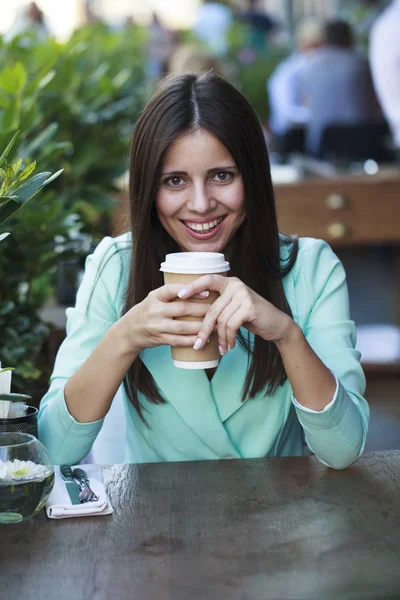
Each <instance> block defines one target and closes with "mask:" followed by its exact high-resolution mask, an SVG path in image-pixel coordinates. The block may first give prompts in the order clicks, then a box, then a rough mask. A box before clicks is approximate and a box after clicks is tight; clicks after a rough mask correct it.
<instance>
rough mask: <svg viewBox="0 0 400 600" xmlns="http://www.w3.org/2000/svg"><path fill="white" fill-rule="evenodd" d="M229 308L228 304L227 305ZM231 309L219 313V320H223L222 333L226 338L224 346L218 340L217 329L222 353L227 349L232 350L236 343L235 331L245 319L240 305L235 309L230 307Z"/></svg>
mask: <svg viewBox="0 0 400 600" xmlns="http://www.w3.org/2000/svg"><path fill="white" fill-rule="evenodd" d="M228 308H230V306H229V307H228ZM232 309H233V310H231V311H226V314H222V315H221V320H223V324H222V326H221V329H222V332H223V335H224V336H225V340H226V347H225V346H224V345H223V343H222V342H221V343H220V342H219V330H218V343H219V344H220V345H221V347H222V349H223V350H225V352H224V354H225V353H226V352H228V350H232V348H234V347H235V344H236V336H237V332H238V331H239V329H240V328H241V326H242V325H243V323H244V322H245V321H246V318H245V314H244V312H243V309H242V307H241V306H238V307H237V309H236V310H234V308H233V307H232Z"/></svg>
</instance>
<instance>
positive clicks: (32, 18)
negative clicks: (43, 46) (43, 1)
mask: <svg viewBox="0 0 400 600" xmlns="http://www.w3.org/2000/svg"><path fill="white" fill-rule="evenodd" d="M31 31H32V32H35V33H36V36H37V38H38V39H39V40H41V41H42V40H45V39H46V38H48V37H49V35H50V31H49V28H48V26H47V24H46V20H45V16H44V13H43V11H42V10H40V8H39V6H38V5H37V4H36V2H30V3H29V4H27V5H25V6H24V7H23V8H22V10H21V11H20V12H19V13H18V14H17V16H16V18H15V21H14V24H13V25H12V27H11V29H10V30H9V31H8V32H7V34H6V35H5V36H4V39H5V40H6V41H7V42H9V41H11V40H12V39H13V38H14V37H16V36H17V35H20V34H21V33H25V32H31Z"/></svg>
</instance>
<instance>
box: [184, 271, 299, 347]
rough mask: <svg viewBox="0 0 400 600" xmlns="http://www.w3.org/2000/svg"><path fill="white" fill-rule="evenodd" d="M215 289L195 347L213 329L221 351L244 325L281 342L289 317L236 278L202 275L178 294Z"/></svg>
mask: <svg viewBox="0 0 400 600" xmlns="http://www.w3.org/2000/svg"><path fill="white" fill-rule="evenodd" d="M207 290H208V291H215V292H219V294H220V296H219V298H217V300H216V301H215V302H214V303H213V304H211V306H210V308H209V310H208V311H207V314H206V316H205V318H204V320H203V323H202V325H201V328H200V331H199V333H198V338H197V340H196V343H195V349H196V350H199V349H200V348H202V347H203V346H204V345H205V344H206V342H207V340H208V339H209V337H210V335H211V333H212V332H213V331H214V329H216V330H217V332H218V344H219V347H220V352H221V354H225V353H226V352H227V351H228V350H229V349H231V348H233V347H234V346H235V343H236V334H237V332H238V330H239V329H240V327H242V326H243V327H245V328H246V329H248V330H249V331H251V332H252V333H254V334H255V335H259V336H261V337H262V338H263V339H265V340H270V341H273V342H279V341H282V339H283V338H284V337H285V335H286V334H287V332H288V331H289V330H290V329H291V326H292V325H294V321H293V319H291V318H290V317H289V315H287V314H286V313H284V312H282V311H281V310H279V309H277V308H276V307H275V306H274V305H273V304H271V303H270V302H268V300H265V298H262V296H259V295H258V294H257V293H256V292H254V291H253V290H251V289H250V288H249V287H247V285H245V284H244V283H243V282H242V281H240V279H238V278H237V277H223V276H222V275H204V276H203V277H200V278H199V279H196V280H195V281H194V282H193V283H191V284H189V285H187V286H186V287H185V288H183V289H182V290H181V291H180V292H179V294H178V296H179V297H180V298H185V299H187V298H190V297H192V296H194V295H195V294H199V293H200V292H205V291H207Z"/></svg>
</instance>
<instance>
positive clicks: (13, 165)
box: [12, 158, 22, 177]
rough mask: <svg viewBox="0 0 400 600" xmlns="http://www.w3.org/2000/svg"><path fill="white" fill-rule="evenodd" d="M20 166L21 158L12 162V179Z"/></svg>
mask: <svg viewBox="0 0 400 600" xmlns="http://www.w3.org/2000/svg"><path fill="white" fill-rule="evenodd" d="M21 165H22V158H17V160H16V161H14V162H13V164H12V170H13V171H14V177H16V176H17V174H18V173H19V170H20V168H21Z"/></svg>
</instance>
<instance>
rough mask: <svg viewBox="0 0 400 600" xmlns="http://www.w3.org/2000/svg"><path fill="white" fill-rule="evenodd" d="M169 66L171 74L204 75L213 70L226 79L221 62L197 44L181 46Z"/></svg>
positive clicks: (171, 57) (169, 61) (170, 59)
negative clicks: (203, 73)
mask: <svg viewBox="0 0 400 600" xmlns="http://www.w3.org/2000/svg"><path fill="white" fill-rule="evenodd" d="M167 66H168V72H169V73H175V74H182V73H202V72H204V71H211V70H213V71H215V72H216V73H218V75H220V76H222V77H225V73H224V70H225V69H224V67H223V66H222V63H221V61H220V60H218V59H217V58H216V57H214V56H211V55H210V54H209V53H208V52H207V51H206V50H204V48H199V47H198V46H196V45H195V44H183V45H182V46H179V47H178V48H177V49H176V50H174V52H173V53H172V54H171V56H170V58H169V60H168V63H167Z"/></svg>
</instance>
